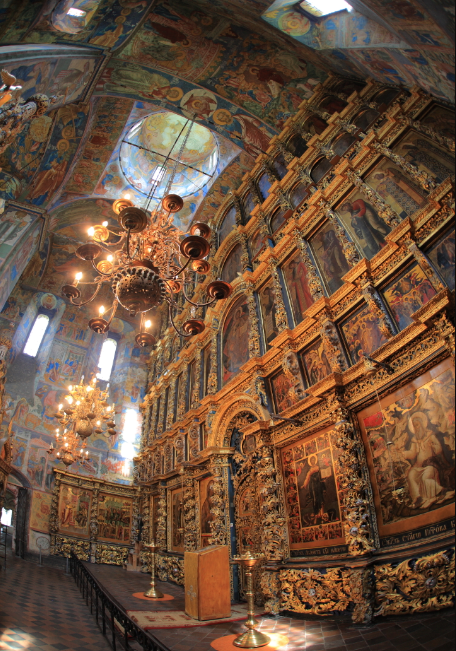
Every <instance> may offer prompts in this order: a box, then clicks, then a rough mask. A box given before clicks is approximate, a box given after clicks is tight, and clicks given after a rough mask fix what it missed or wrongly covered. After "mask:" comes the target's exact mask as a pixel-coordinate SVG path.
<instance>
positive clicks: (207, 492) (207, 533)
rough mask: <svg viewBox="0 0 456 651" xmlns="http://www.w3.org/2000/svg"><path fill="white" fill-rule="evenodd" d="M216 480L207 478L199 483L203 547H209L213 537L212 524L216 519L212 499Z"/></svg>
mask: <svg viewBox="0 0 456 651" xmlns="http://www.w3.org/2000/svg"><path fill="white" fill-rule="evenodd" d="M213 486H214V480H213V478H212V477H205V478H204V479H202V480H201V481H200V482H199V506H200V527H201V531H200V533H201V547H207V546H208V545H209V544H210V543H209V538H210V537H211V535H212V532H211V526H210V523H211V522H212V520H213V519H214V516H213V515H212V513H211V508H212V507H213V504H212V501H211V497H213V495H215V493H214V488H213Z"/></svg>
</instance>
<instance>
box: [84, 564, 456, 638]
mask: <svg viewBox="0 0 456 651" xmlns="http://www.w3.org/2000/svg"><path fill="white" fill-rule="evenodd" d="M87 567H88V569H89V570H90V571H91V572H92V573H93V575H94V576H95V577H96V579H97V580H98V581H99V582H100V583H101V584H102V585H103V587H104V588H105V589H106V590H107V591H108V592H110V593H111V594H113V595H115V597H116V599H117V601H118V602H120V603H121V604H122V606H123V608H124V609H125V610H147V609H148V608H150V610H179V609H183V607H184V591H183V589H182V588H180V587H179V586H176V585H175V584H173V583H158V586H159V587H160V589H161V590H162V591H163V592H166V593H168V594H171V595H173V596H174V597H175V599H174V600H173V601H163V602H154V604H153V605H152V604H150V606H149V604H148V603H147V602H144V601H142V600H139V599H136V598H135V597H133V596H132V595H133V593H135V592H140V591H143V590H146V589H147V587H148V585H149V577H148V575H147V574H140V573H136V572H126V571H125V570H122V569H121V568H118V567H110V566H108V565H87ZM260 619H261V626H260V628H261V630H262V631H264V632H268V631H269V632H271V633H281V634H282V635H286V636H287V637H288V640H289V641H288V645H287V646H286V647H281V648H280V651H326V650H327V651H330V650H331V651H364V650H366V651H387V650H388V651H423V650H426V651H454V649H455V644H454V611H453V610H445V611H441V612H440V613H429V614H423V615H416V616H407V617H391V618H389V619H385V618H381V619H379V620H376V622H375V625H373V626H370V627H368V628H359V627H358V628H357V627H355V626H353V625H352V624H350V623H348V622H335V621H333V620H331V619H330V618H320V619H316V618H313V619H310V618H308V619H306V620H304V619H295V618H293V619H291V618H289V617H262V618H260ZM242 631H245V628H244V627H243V625H242V622H233V623H225V624H223V623H221V624H217V625H215V626H214V625H212V626H199V627H195V628H186V629H155V630H154V631H153V633H154V635H155V636H156V637H157V638H158V639H159V640H160V641H162V642H164V643H165V644H166V645H167V646H168V647H169V648H170V649H171V650H172V651H214V650H213V648H212V647H211V646H210V643H211V642H212V641H213V640H215V639H216V638H218V637H222V636H224V635H232V634H233V633H236V634H239V633H240V632H242Z"/></svg>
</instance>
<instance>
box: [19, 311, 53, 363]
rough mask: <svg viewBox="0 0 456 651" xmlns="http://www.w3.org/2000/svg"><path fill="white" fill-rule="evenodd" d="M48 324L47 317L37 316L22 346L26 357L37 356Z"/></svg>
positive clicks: (45, 315)
mask: <svg viewBox="0 0 456 651" xmlns="http://www.w3.org/2000/svg"><path fill="white" fill-rule="evenodd" d="M48 324H49V317H48V316H47V314H38V316H37V317H36V319H35V323H34V324H33V327H32V329H31V330H30V333H29V336H28V339H27V342H26V344H25V346H24V353H25V354H26V355H30V357H36V356H37V354H38V350H39V348H40V346H41V342H42V341H43V337H44V335H45V334H46V330H47V327H48Z"/></svg>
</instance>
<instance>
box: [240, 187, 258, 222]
mask: <svg viewBox="0 0 456 651" xmlns="http://www.w3.org/2000/svg"><path fill="white" fill-rule="evenodd" d="M242 208H243V210H244V217H245V221H246V222H248V221H249V219H250V213H251V212H252V210H253V209H254V208H255V200H254V198H253V190H249V191H248V192H246V193H245V194H244V196H243V197H242Z"/></svg>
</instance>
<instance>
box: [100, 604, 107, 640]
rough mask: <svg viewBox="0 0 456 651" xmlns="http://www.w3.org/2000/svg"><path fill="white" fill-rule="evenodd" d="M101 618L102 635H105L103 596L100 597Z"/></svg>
mask: <svg viewBox="0 0 456 651" xmlns="http://www.w3.org/2000/svg"><path fill="white" fill-rule="evenodd" d="M101 618H102V621H103V635H106V619H105V604H104V597H101Z"/></svg>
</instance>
